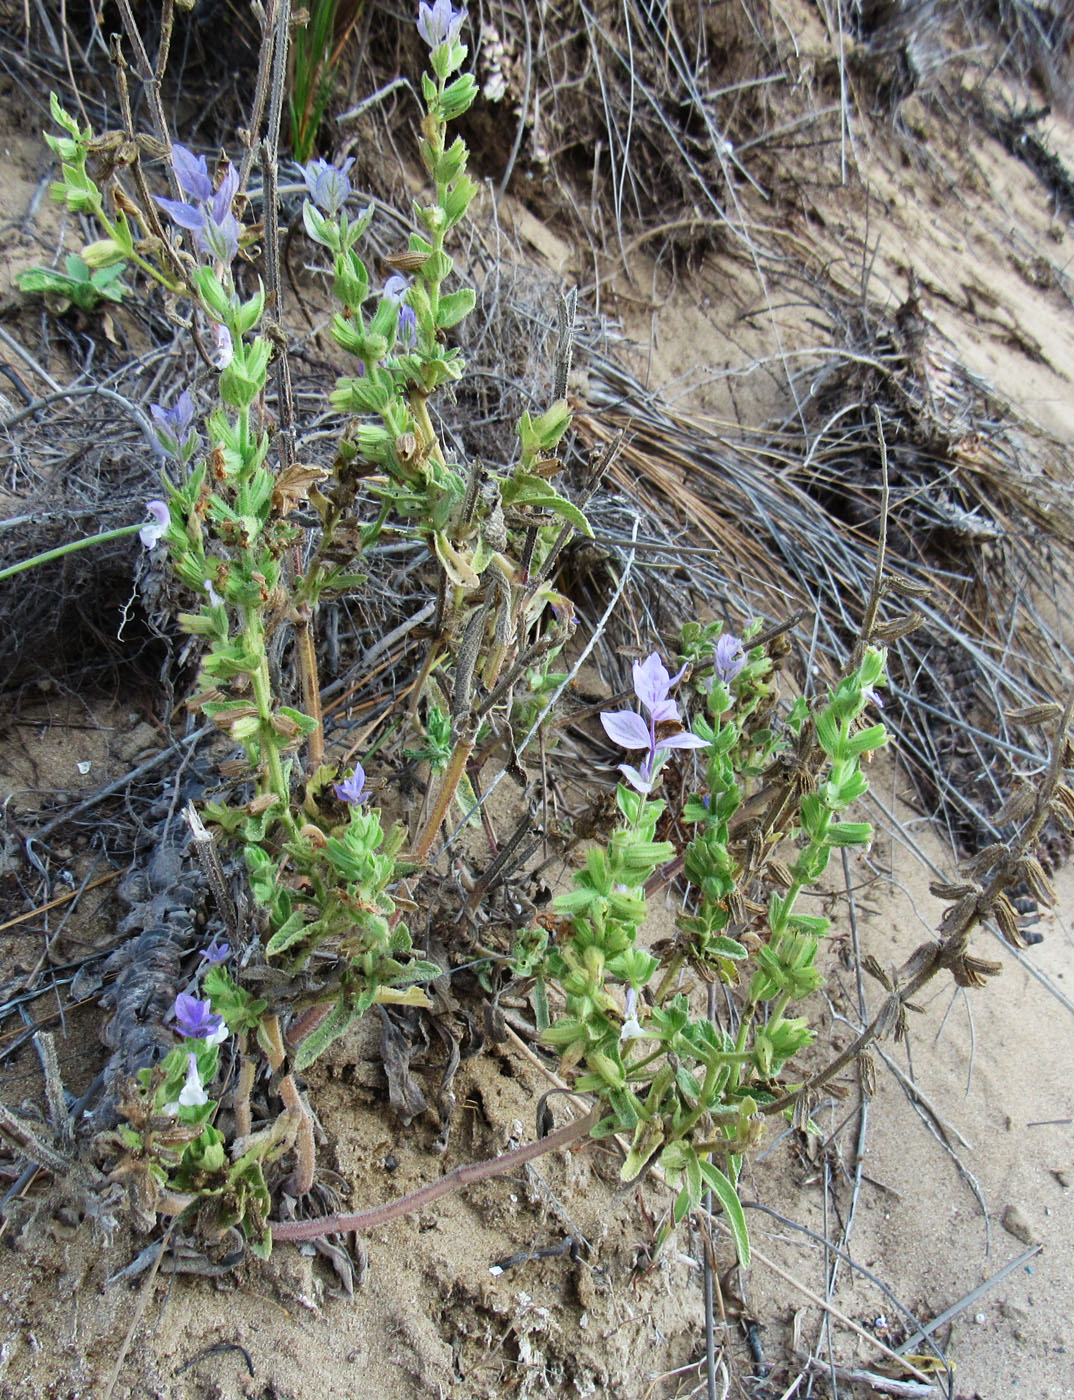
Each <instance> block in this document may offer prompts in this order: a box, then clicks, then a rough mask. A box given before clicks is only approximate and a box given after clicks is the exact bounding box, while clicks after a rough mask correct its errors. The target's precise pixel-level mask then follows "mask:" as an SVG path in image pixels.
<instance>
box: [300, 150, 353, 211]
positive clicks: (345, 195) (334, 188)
mask: <svg viewBox="0 0 1074 1400" xmlns="http://www.w3.org/2000/svg"><path fill="white" fill-rule="evenodd" d="M353 164H354V157H353V156H348V157H347V159H346V160H345V161H344V162H343V164H342V165H330V164H329V163H328V161H326V160H311V161H310V163H309V164H308V165H303V166H301V167H300V168H301V170H302V178H303V179H304V180H305V182H306V188H307V189H308V190H309V192H310V198H311V199H312V200H313V202H314V204H316V206H317V208H318V209H320V210H321V211H322V212H323V213H325V214H327V215H328V216H329V218H333V219H334V218H335V216H336V215H337V214H338V213H339V211H340V210H341V209H342V208H343V206H344V204H346V202H347V200H348V199H349V197H350V192H351V182H350V180H349V179H348V178H347V171H348V170H350V168H351V166H352V165H353Z"/></svg>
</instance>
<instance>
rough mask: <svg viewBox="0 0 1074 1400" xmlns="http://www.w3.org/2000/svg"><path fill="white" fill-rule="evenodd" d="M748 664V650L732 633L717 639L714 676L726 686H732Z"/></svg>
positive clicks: (723, 634)
mask: <svg viewBox="0 0 1074 1400" xmlns="http://www.w3.org/2000/svg"><path fill="white" fill-rule="evenodd" d="M745 664H746V649H745V647H744V646H743V645H742V643H741V642H740V641H739V639H738V638H737V637H736V636H734V635H733V633H731V632H724V633H722V634H721V635H720V636H719V637H717V638H716V654H715V657H714V660H713V665H712V670H713V675H714V676H715V678H716V679H717V680H718V681H723V683H724V685H730V684H731V682H732V681H733V680H734V678H735V677H736V676H737V675H738V673H739V671H741V670H742V668H743V667H744V666H745Z"/></svg>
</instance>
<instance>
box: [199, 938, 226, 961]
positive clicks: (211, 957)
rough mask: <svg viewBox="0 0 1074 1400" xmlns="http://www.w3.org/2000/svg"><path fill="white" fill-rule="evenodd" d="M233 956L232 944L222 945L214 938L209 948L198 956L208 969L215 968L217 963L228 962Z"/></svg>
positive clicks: (204, 949)
mask: <svg viewBox="0 0 1074 1400" xmlns="http://www.w3.org/2000/svg"><path fill="white" fill-rule="evenodd" d="M230 955H231V944H230V943H220V942H217V940H216V939H215V938H214V939H213V941H212V942H211V943H210V944H209V946H208V948H203V949H202V950H201V952H200V953H199V954H198V956H199V957H200V958H202V959H203V960H204V962H205V964H206V966H207V967H215V966H216V964H217V963H222V962H226V961H227V960H228V958H229V957H230Z"/></svg>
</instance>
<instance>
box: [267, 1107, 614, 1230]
mask: <svg viewBox="0 0 1074 1400" xmlns="http://www.w3.org/2000/svg"><path fill="white" fill-rule="evenodd" d="M597 1117H598V1109H597V1107H593V1108H592V1109H590V1111H589V1112H588V1113H587V1114H586V1115H585V1117H584V1118H576V1119H575V1120H574V1122H573V1123H568V1124H567V1126H566V1127H565V1128H557V1129H556V1131H555V1132H554V1133H549V1134H548V1136H547V1137H543V1138H538V1140H537V1141H536V1142H531V1143H528V1144H527V1145H526V1146H525V1147H516V1148H515V1149H514V1151H513V1152H504V1153H503V1154H502V1155H501V1156H499V1157H492V1158H490V1160H489V1161H487V1162H470V1163H467V1164H465V1165H464V1166H461V1167H456V1168H455V1170H454V1171H453V1172H448V1174H447V1176H442V1177H439V1178H438V1179H437V1180H436V1181H430V1182H429V1183H428V1185H426V1186H420V1187H419V1188H418V1190H417V1191H411V1193H410V1194H409V1196H400V1197H399V1198H398V1199H397V1200H394V1201H386V1202H385V1204H384V1205H382V1206H373V1207H371V1208H370V1209H369V1210H360V1211H358V1212H357V1213H355V1214H354V1215H324V1216H322V1217H321V1218H320V1219H319V1220H280V1221H277V1220H273V1221H271V1222H270V1224H269V1228H270V1229H271V1230H272V1238H273V1239H274V1240H313V1239H317V1238H319V1237H320V1236H321V1235H333V1234H337V1233H346V1232H347V1231H349V1230H375V1229H376V1228H377V1226H378V1225H386V1224H387V1223H388V1221H389V1220H395V1219H396V1218H397V1217H398V1216H400V1215H410V1214H411V1213H412V1212H413V1211H416V1210H420V1209H421V1208H422V1207H423V1206H427V1205H431V1204H432V1202H433V1201H438V1200H439V1199H440V1197H441V1196H447V1195H450V1194H451V1192H452V1191H458V1190H459V1189H460V1187H463V1186H472V1185H473V1184H474V1183H475V1182H477V1181H487V1180H488V1179H489V1177H493V1176H503V1175H504V1174H505V1173H507V1172H510V1171H513V1170H514V1169H515V1168H516V1167H521V1166H523V1165H524V1164H525V1163H526V1162H532V1161H533V1159H534V1158H535V1157H542V1156H543V1155H544V1154H545V1153H546V1152H554V1151H555V1150H556V1148H557V1147H566V1146H567V1145H568V1144H569V1143H572V1142H574V1141H575V1140H576V1139H577V1138H580V1137H584V1136H585V1134H586V1133H588V1132H590V1131H591V1130H592V1129H593V1128H594V1127H595V1126H596V1123H597Z"/></svg>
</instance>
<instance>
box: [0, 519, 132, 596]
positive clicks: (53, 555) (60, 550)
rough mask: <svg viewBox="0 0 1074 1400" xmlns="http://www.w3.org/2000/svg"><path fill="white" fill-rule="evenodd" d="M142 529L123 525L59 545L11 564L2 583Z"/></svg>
mask: <svg viewBox="0 0 1074 1400" xmlns="http://www.w3.org/2000/svg"><path fill="white" fill-rule="evenodd" d="M141 528H142V527H141V525H121V526H119V528H118V529H116V530H105V531H103V532H102V533H101V534H99V535H87V536H86V538H85V539H84V540H72V541H71V543H70V544H58V545H57V546H56V548H55V549H46V550H45V552H44V553H43V554H35V555H34V556H33V557H32V558H31V559H23V560H21V561H20V562H19V563H18V564H9V565H8V567H7V568H6V569H0V583H2V582H3V581H4V579H6V578H14V576H15V575H16V574H21V573H25V571H26V570H27V569H35V568H36V567H37V565H38V564H48V563H49V562H50V561H51V560H53V559H62V558H63V556H64V555H65V554H74V553H75V551H76V550H79V549H88V548H89V546H90V545H91V544H105V543H107V541H108V540H121V539H122V538H123V537H124V535H136V534H137V533H138V531H139V530H140V529H141Z"/></svg>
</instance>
